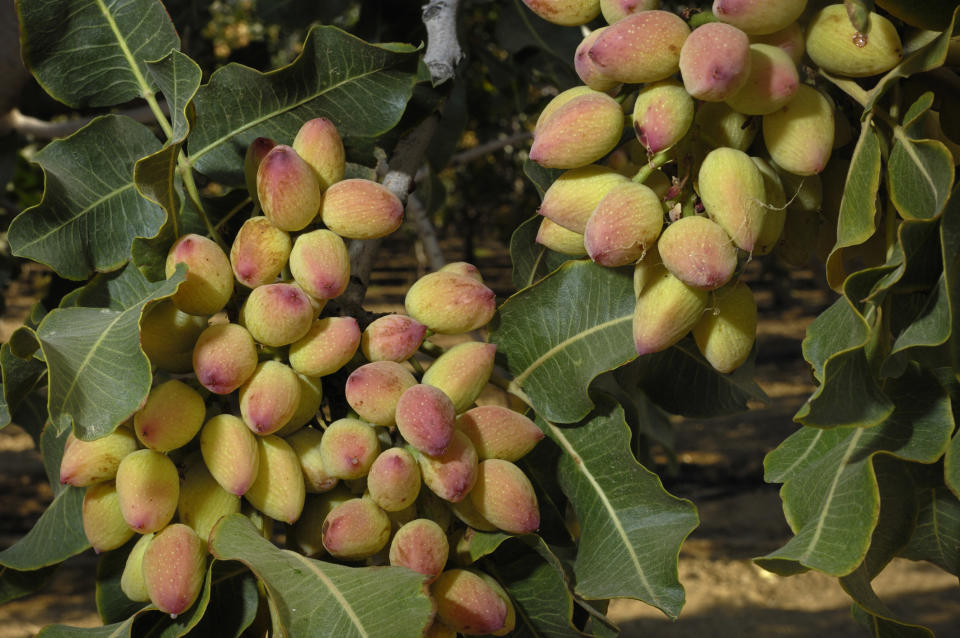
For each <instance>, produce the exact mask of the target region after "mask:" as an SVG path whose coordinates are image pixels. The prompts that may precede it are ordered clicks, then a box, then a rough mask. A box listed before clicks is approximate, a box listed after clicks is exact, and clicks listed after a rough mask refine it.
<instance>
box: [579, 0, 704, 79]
mask: <svg viewBox="0 0 960 638" xmlns="http://www.w3.org/2000/svg"><path fill="white" fill-rule="evenodd" d="M688 35H690V27H688V26H687V23H686V22H684V21H683V19H682V18H680V17H679V16H678V15H676V14H674V13H671V12H669V11H660V10H653V11H642V12H640V13H634V14H632V15H629V16H626V17H625V18H623V19H622V20H619V21H617V22H616V23H615V24H612V25H610V26H609V27H607V29H606V30H605V31H604V32H603V33H602V34H600V36H599V37H598V38H597V39H596V41H595V42H594V43H593V46H591V47H590V49H589V51H588V52H587V55H589V56H590V59H591V60H592V61H593V63H594V64H595V65H596V67H597V69H598V70H599V72H600V73H602V74H603V75H604V76H605V77H607V78H610V79H612V80H616V81H617V82H624V83H630V84H636V83H640V82H656V81H657V80H663V79H666V78H668V77H670V76H671V75H673V74H674V73H676V72H677V71H678V70H679V69H680V49H681V47H683V42H684V40H686V39H687V36H688Z"/></svg>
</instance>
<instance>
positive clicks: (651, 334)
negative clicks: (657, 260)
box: [633, 264, 708, 355]
mask: <svg viewBox="0 0 960 638" xmlns="http://www.w3.org/2000/svg"><path fill="white" fill-rule="evenodd" d="M707 296H708V294H707V292H705V291H703V290H698V289H697V288H693V287H692V286H688V285H687V284H685V283H683V282H682V281H680V280H679V279H677V278H676V277H674V276H673V275H672V274H670V271H669V270H667V268H666V267H665V266H663V265H662V264H660V265H657V266H654V267H653V268H652V269H651V272H650V273H649V275H648V281H647V282H646V284H645V285H644V286H643V289H642V290H641V291H640V294H639V296H638V297H637V307H636V308H635V309H634V313H633V342H634V345H635V346H636V349H637V354H641V355H643V354H648V353H650V352H660V351H661V350H666V349H667V348H669V347H670V346H672V345H673V344H675V343H676V342H678V341H680V339H682V338H683V337H684V335H686V334H687V333H688V332H689V331H690V328H692V327H693V325H694V324H695V323H697V321H698V320H699V319H700V316H701V315H702V314H703V311H704V309H705V308H706V307H707Z"/></svg>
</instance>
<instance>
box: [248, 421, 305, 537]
mask: <svg viewBox="0 0 960 638" xmlns="http://www.w3.org/2000/svg"><path fill="white" fill-rule="evenodd" d="M257 449H258V452H259V456H260V459H259V465H260V468H259V471H258V472H257V478H256V480H255V481H254V482H253V484H252V485H251V486H250V489H248V490H247V491H246V492H245V493H244V495H243V496H244V498H246V499H247V500H248V501H249V502H250V504H251V505H253V506H254V507H256V508H257V509H258V510H260V511H261V512H263V513H264V514H266V515H267V516H269V517H270V518H273V519H276V520H278V521H283V522H284V523H293V522H294V521H296V520H297V519H298V518H300V512H301V511H303V501H304V499H305V498H306V487H305V485H304V483H303V471H302V470H301V469H300V460H299V459H298V458H297V453H296V452H294V451H293V448H292V447H290V444H289V443H287V442H286V441H284V440H283V439H281V438H280V437H279V436H276V435H273V434H269V435H267V436H258V437H257Z"/></svg>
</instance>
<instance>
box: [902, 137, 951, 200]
mask: <svg viewBox="0 0 960 638" xmlns="http://www.w3.org/2000/svg"><path fill="white" fill-rule="evenodd" d="M894 140H895V141H894V144H893V150H892V151H891V152H890V159H889V161H888V162H887V191H888V192H889V193H890V200H891V201H892V202H893V204H894V205H895V206H896V207H897V210H898V211H899V212H900V214H901V215H902V216H903V217H904V219H933V218H936V217H938V216H939V215H940V213H941V212H943V207H944V206H946V204H947V198H948V197H949V196H950V190H951V188H952V187H953V155H952V154H951V153H950V150H949V149H948V148H947V147H946V146H945V145H944V144H943V142H941V141H939V140H915V139H912V138H910V137H909V136H908V135H907V134H906V132H905V131H904V130H903V128H901V127H897V128H896V129H894Z"/></svg>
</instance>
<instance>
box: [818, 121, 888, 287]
mask: <svg viewBox="0 0 960 638" xmlns="http://www.w3.org/2000/svg"><path fill="white" fill-rule="evenodd" d="M879 188H880V137H879V136H878V135H877V132H876V130H875V129H874V127H873V125H872V121H871V120H868V121H867V122H864V123H863V128H862V130H861V132H860V139H859V140H857V146H856V148H855V149H854V151H853V157H852V158H851V159H850V169H849V171H848V172H847V179H846V183H845V184H844V188H843V199H842V200H841V202H840V213H839V217H838V219H837V242H836V244H835V245H834V247H833V249H832V250H831V251H830V255H829V256H828V257H827V264H826V267H827V283H829V284H830V287H831V288H833V289H834V290H838V289H839V288H840V285H841V284H842V283H843V278H844V277H845V271H844V268H843V249H844V248H846V247H849V246H857V245H859V244H862V243H863V242H865V241H867V240H868V239H870V237H872V236H873V233H874V232H875V230H876V225H875V221H874V218H875V217H876V214H877V191H878V189H879Z"/></svg>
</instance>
